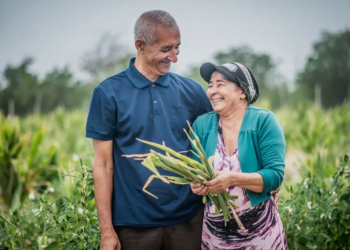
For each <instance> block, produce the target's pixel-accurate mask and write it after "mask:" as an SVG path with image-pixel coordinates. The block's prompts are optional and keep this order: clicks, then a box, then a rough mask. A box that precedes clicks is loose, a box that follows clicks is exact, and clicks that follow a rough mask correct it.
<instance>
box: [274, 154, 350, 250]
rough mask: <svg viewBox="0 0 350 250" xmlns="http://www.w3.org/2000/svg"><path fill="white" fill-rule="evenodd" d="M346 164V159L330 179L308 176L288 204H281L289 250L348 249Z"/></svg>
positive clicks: (349, 174)
mask: <svg viewBox="0 0 350 250" xmlns="http://www.w3.org/2000/svg"><path fill="white" fill-rule="evenodd" d="M349 178H350V161H349V157H348V155H345V156H344V159H343V160H342V161H341V162H340V164H339V166H338V167H337V168H336V170H335V173H334V175H333V178H332V179H328V178H320V177H319V176H318V175H316V174H313V175H312V174H310V173H309V174H308V175H307V178H306V179H305V180H304V181H303V182H302V183H300V184H298V186H297V187H296V188H294V189H293V188H289V189H288V191H289V192H290V193H291V197H290V199H289V200H287V201H285V202H284V203H283V204H282V207H283V208H282V209H280V210H281V211H280V214H281V218H282V221H283V225H284V227H285V231H286V237H287V240H288V243H289V247H290V248H291V249H320V248H322V249H334V250H337V249H339V250H340V249H349V245H350V238H349V233H350V179H349Z"/></svg>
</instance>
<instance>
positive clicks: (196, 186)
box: [191, 183, 209, 196]
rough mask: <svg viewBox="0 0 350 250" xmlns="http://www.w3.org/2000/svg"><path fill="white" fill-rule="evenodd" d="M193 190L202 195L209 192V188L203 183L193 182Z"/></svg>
mask: <svg viewBox="0 0 350 250" xmlns="http://www.w3.org/2000/svg"><path fill="white" fill-rule="evenodd" d="M191 190H192V192H193V193H195V194H197V195H201V196H206V195H207V194H208V193H209V188H208V187H207V186H205V185H203V184H201V183H195V184H191Z"/></svg>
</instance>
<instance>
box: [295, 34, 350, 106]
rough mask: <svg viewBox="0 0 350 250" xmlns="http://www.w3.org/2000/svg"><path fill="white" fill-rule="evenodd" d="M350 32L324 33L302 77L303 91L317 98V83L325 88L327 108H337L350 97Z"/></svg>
mask: <svg viewBox="0 0 350 250" xmlns="http://www.w3.org/2000/svg"><path fill="white" fill-rule="evenodd" d="M349 62H350V31H349V30H345V31H343V32H339V33H335V34H332V33H330V32H324V33H323V34H322V37H321V39H320V40H319V41H317V42H316V43H315V44H314V46H313V51H312V54H311V56H310V57H309V58H308V60H307V63H306V65H305V68H304V70H303V71H302V72H301V73H300V74H299V76H298V81H297V83H298V87H299V91H298V92H299V93H300V94H301V96H303V97H304V98H305V97H306V98H308V99H311V100H313V99H314V98H315V90H314V89H315V86H316V85H318V86H319V87H320V88H321V97H322V98H321V100H322V105H323V106H324V107H327V108H329V107H334V106H336V105H339V104H342V103H343V102H344V101H346V100H349V98H350V63H349Z"/></svg>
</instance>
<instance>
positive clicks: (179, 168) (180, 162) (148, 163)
mask: <svg viewBox="0 0 350 250" xmlns="http://www.w3.org/2000/svg"><path fill="white" fill-rule="evenodd" d="M188 126H189V128H190V133H191V134H192V136H193V139H192V138H191V136H190V135H189V134H188V133H187V131H186V130H185V129H184V131H185V133H186V135H187V137H188V139H189V140H190V142H191V145H192V147H193V149H194V151H195V152H193V153H194V154H195V155H197V156H198V158H199V159H200V161H201V162H197V161H195V160H193V159H192V158H189V157H187V156H184V155H182V154H180V153H178V152H175V151H174V150H172V149H171V148H168V147H166V146H165V145H164V143H163V145H161V144H158V143H154V142H149V141H144V140H140V139H137V140H139V141H141V142H142V143H145V144H148V145H150V146H153V147H155V148H158V149H160V150H163V151H165V155H163V154H160V153H158V152H155V151H154V150H151V151H150V153H148V154H134V155H125V157H129V158H135V159H136V160H142V165H144V166H145V167H146V168H148V169H149V170H150V171H151V172H152V173H153V175H151V176H150V177H149V179H148V180H147V182H146V183H145V185H144V186H143V188H142V190H143V191H144V192H145V193H147V194H149V195H151V196H153V197H154V198H156V199H158V197H157V196H155V195H154V194H152V193H150V192H148V191H147V190H146V188H147V187H148V185H149V184H150V183H151V182H152V181H153V179H154V178H157V179H160V180H162V181H163V182H165V183H168V184H169V183H173V184H179V185H188V184H191V183H203V181H205V180H211V179H214V178H215V172H214V169H213V167H212V159H213V157H210V158H209V159H208V158H207V156H206V154H205V152H204V149H203V147H202V145H201V143H200V140H199V137H198V136H197V135H196V134H195V132H194V131H193V129H192V127H191V126H190V124H188ZM157 168H162V169H163V170H166V171H169V172H172V173H174V174H177V175H179V176H165V175H161V174H160V173H159V172H158V170H157ZM208 198H209V199H210V200H211V201H212V202H213V204H214V206H215V213H216V214H219V213H220V211H222V214H223V216H224V220H225V225H226V223H227V222H228V221H229V220H230V219H232V215H231V213H230V211H229V208H230V210H231V212H232V214H233V218H234V219H235V220H236V222H237V224H238V226H239V228H240V229H241V230H244V229H245V228H244V226H243V225H242V222H241V221H240V219H239V218H238V216H237V214H236V212H235V211H234V208H236V206H235V204H234V203H233V202H232V201H233V200H235V199H237V198H238V197H237V196H235V195H230V194H229V193H228V192H227V191H225V192H223V193H220V194H214V193H209V194H208ZM203 202H206V198H205V197H204V198H203Z"/></svg>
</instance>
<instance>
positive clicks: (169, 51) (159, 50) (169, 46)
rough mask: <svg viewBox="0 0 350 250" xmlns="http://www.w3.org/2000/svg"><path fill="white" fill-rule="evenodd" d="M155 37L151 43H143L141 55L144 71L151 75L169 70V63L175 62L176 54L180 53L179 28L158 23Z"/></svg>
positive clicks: (161, 73) (157, 74)
mask: <svg viewBox="0 0 350 250" xmlns="http://www.w3.org/2000/svg"><path fill="white" fill-rule="evenodd" d="M155 38H156V41H155V42H154V43H153V44H152V45H145V47H144V51H143V57H144V59H145V63H146V68H145V69H146V71H147V72H148V73H150V74H152V75H156V76H161V75H164V74H166V73H167V72H168V71H169V70H170V66H171V63H176V62H177V56H178V54H179V53H180V50H179V46H180V30H179V29H178V28H174V29H168V28H164V27H162V26H160V25H158V26H157V27H156V31H155Z"/></svg>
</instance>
